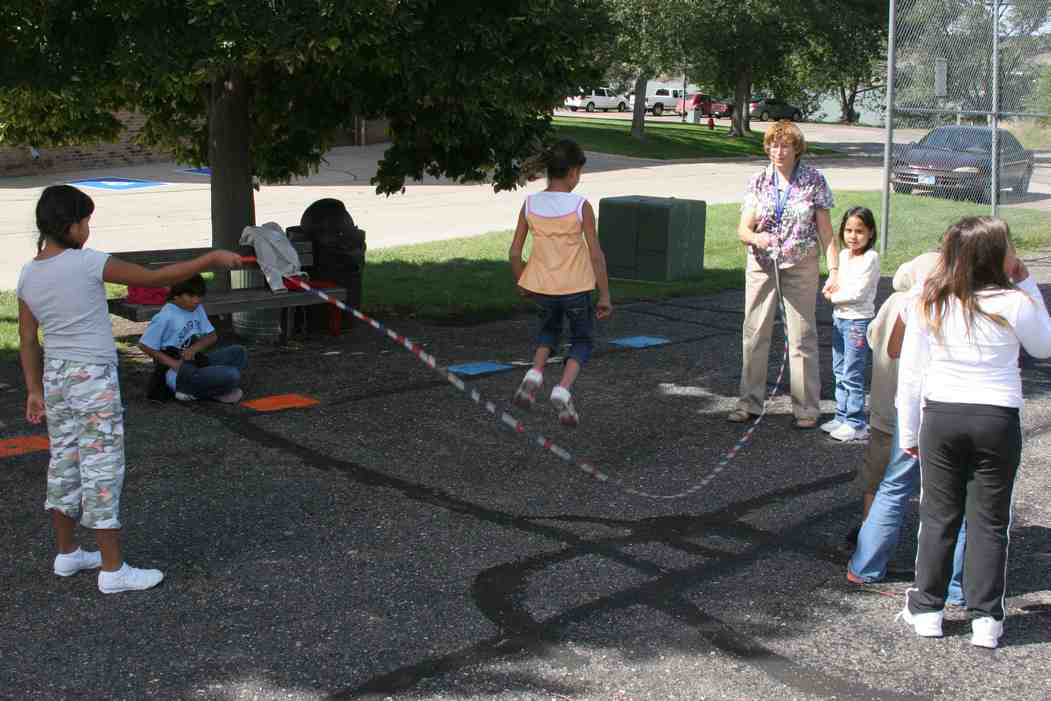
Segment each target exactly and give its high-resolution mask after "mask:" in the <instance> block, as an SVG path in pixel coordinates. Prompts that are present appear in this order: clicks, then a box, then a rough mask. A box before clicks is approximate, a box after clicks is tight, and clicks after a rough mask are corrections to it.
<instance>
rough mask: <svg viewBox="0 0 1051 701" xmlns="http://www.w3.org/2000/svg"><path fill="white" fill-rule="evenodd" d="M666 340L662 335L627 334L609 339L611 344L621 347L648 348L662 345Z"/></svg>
mask: <svg viewBox="0 0 1051 701" xmlns="http://www.w3.org/2000/svg"><path fill="white" fill-rule="evenodd" d="M668 342H669V341H668V339H666V338H664V337H663V336H627V337H625V338H615V339H613V340H612V341H610V343H612V344H613V345H615V346H621V347H623V348H649V347H650V346H663V345H664V344H665V343H668Z"/></svg>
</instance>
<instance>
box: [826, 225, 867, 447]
mask: <svg viewBox="0 0 1051 701" xmlns="http://www.w3.org/2000/svg"><path fill="white" fill-rule="evenodd" d="M875 244H876V218H875V217H874V216H873V215H872V211H871V210H870V209H868V208H867V207H852V208H851V209H849V210H847V212H846V214H844V215H843V220H842V221H841V222H840V224H839V287H838V288H837V289H834V290H833V289H832V288H830V289H827V290H825V292H824V295H825V299H827V300H828V301H830V302H832V304H834V305H835V309H834V310H833V312H832V372H833V374H834V375H835V377H836V416H835V418H833V419H832V420H831V421H826V422H825V423H824V424H822V425H821V429H822V430H823V431H827V432H828V434H829V435H830V436H832V438H835V439H836V440H839V441H853V440H865V439H867V438H868V436H869V427H868V419H867V418H866V417H865V369H866V366H867V365H868V358H869V344H868V340H866V336H865V334H866V331H867V330H868V326H869V322H870V321H872V317H874V316H876V308H875V302H876V286H877V285H878V284H879V254H878V253H876V251H874V250H872V248H873V246H874V245H875Z"/></svg>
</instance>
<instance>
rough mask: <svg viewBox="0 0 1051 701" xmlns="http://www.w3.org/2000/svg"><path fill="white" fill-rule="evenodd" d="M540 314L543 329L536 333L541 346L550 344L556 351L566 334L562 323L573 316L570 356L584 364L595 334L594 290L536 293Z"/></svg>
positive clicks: (588, 356) (535, 297)
mask: <svg viewBox="0 0 1051 701" xmlns="http://www.w3.org/2000/svg"><path fill="white" fill-rule="evenodd" d="M533 301H535V302H536V304H537V315H538V316H539V317H540V332H539V333H538V334H537V337H536V344H537V345H538V346H547V347H548V348H550V349H551V350H552V352H554V351H556V350H558V341H559V338H560V337H561V336H562V325H563V321H564V320H565V319H568V320H569V344H570V345H569V353H568V354H567V355H566V359H567V360H568V359H569V358H573V359H575V360H576V361H577V362H578V363H580V365H581V367H583V366H584V364H585V363H587V361H588V358H590V357H591V349H592V346H593V345H594V335H595V331H594V329H595V305H594V303H593V302H592V301H591V292H590V291H589V292H577V293H575V294H569V295H541V294H534V295H533Z"/></svg>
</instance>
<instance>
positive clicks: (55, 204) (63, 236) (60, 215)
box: [36, 185, 95, 253]
mask: <svg viewBox="0 0 1051 701" xmlns="http://www.w3.org/2000/svg"><path fill="white" fill-rule="evenodd" d="M94 211H95V203H94V202H93V201H92V199H91V198H90V197H88V196H87V195H86V194H84V193H83V192H81V191H80V190H78V189H77V188H75V187H73V186H72V185H51V186H50V187H47V188H44V191H43V192H42V193H41V194H40V199H39V200H38V201H37V204H36V227H37V229H38V230H39V231H40V238H39V239H37V244H36V246H37V252H38V253H39V252H40V251H41V250H43V248H44V244H45V243H47V239H51V240H52V241H54V242H55V243H56V244H58V245H59V246H62V247H63V248H80V244H78V243H76V242H75V241H73V240H72V239H70V238H69V228H70V227H71V226H73V225H74V224H76V223H77V222H79V221H81V220H83V219H84V218H85V217H89V216H91V214H92V213H93V212H94Z"/></svg>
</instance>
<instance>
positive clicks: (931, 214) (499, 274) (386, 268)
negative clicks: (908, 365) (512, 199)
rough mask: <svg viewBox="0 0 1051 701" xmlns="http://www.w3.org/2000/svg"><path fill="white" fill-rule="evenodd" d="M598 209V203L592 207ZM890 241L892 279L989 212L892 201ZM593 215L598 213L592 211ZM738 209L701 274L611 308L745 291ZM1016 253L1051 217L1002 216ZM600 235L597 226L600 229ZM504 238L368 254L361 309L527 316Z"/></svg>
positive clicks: (871, 196)
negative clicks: (960, 224) (968, 220)
mask: <svg viewBox="0 0 1051 701" xmlns="http://www.w3.org/2000/svg"><path fill="white" fill-rule="evenodd" d="M835 194H836V202H837V203H838V206H837V207H836V209H835V210H833V212H832V220H833V224H834V226H836V227H837V228H838V226H839V219H840V217H841V216H842V214H843V211H844V210H845V209H847V208H848V207H852V206H855V205H862V206H865V207H868V208H870V209H872V210H873V211H875V212H879V206H880V193H878V192H849V191H840V192H836V193H835ZM596 204H597V203H596ZM891 206H892V216H893V221H892V227H893V236H892V237H891V239H890V240H889V242H888V250H887V255H886V256H885V257H884V258H883V260H882V261H881V264H882V269H883V274H884V275H893V274H894V271H895V269H896V268H897V267H898V266H899V265H900V264H901V263H903V262H905V261H906V260H909V259H911V258H913V257H915V256H917V255H919V254H920V253H923V252H925V251H929V250H932V249H934V248H935V247H936V243H937V241H938V240H939V239H940V238H941V235H942V233H943V232H944V231H945V229H946V228H947V226H948V225H949V224H950V223H951V222H952V221H954V220H956V219H958V218H960V217H961V216H964V215H967V214H987V213H988V211H989V208H988V206H981V205H976V204H971V203H966V202H954V201H949V200H940V199H935V198H932V197H920V196H912V195H893V200H892V205H891ZM596 209H597V208H596ZM739 212H740V210H739V205H737V204H718V205H712V206H709V207H708V211H707V225H706V234H705V245H704V273H703V274H701V275H698V276H696V277H694V278H690V279H686V280H678V281H675V282H668V283H651V282H632V281H630V280H612V281H611V283H610V286H611V288H612V294H613V301H614V304H617V303H618V302H625V301H628V300H633V299H660V298H666V297H678V296H685V295H696V294H704V293H710V292H717V291H719V290H725V289H732V288H741V287H743V286H744V250H743V248H742V246H741V244H740V243H739V242H738V240H737V233H736V230H737V221H738V218H739V216H740V213H739ZM1001 212H1002V213H1003V214H1004V216H1005V217H1006V218H1007V220H1008V221H1009V222H1010V224H1011V229H1012V236H1013V239H1014V241H1015V243H1016V245H1017V246H1018V248H1019V249H1020V250H1022V251H1032V250H1035V249H1037V248H1040V247H1044V246H1049V245H1051V215H1049V214H1046V213H1043V212H1039V211H1036V210H1028V209H1005V210H1001ZM599 229H600V231H601V223H600V224H599ZM510 242H511V232H510V231H498V232H493V233H490V234H484V235H482V236H475V237H472V238H464V239H456V240H452V241H442V242H436V243H426V244H417V245H413V246H400V247H397V248H387V249H380V250H376V251H370V252H369V254H368V264H367V266H366V268H365V300H366V301H365V307H366V308H367V309H368V310H369V311H370V313H375V314H376V315H377V316H378V317H380V318H384V317H398V316H413V317H419V318H425V319H435V320H441V319H446V320H454V321H472V320H477V321H481V320H486V319H497V318H504V317H506V316H507V315H508V314H510V313H512V312H513V311H515V310H525V309H529V308H530V305H529V303H528V302H526V301H523V300H521V299H520V298H519V297H518V295H517V294H516V292H515V287H514V285H513V284H512V283H511V273H510V267H509V264H508V263H507V249H508V246H510Z"/></svg>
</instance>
